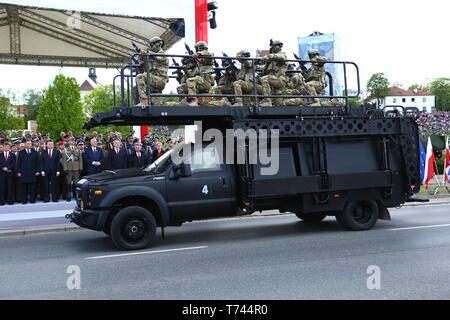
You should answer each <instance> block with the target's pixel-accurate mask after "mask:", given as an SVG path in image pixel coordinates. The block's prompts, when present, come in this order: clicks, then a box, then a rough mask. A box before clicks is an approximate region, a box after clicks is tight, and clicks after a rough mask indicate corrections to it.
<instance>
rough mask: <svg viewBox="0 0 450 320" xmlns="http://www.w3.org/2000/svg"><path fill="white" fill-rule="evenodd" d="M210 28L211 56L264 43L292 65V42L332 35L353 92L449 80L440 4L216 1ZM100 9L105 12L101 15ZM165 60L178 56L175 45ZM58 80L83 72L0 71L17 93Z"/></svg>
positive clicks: (176, 13)
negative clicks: (373, 84)
mask: <svg viewBox="0 0 450 320" xmlns="http://www.w3.org/2000/svg"><path fill="white" fill-rule="evenodd" d="M180 1H193V0H145V1H143V0H127V1H123V0H77V1H68V0H57V1H56V0H53V1H51V0H50V1H47V0H40V1H20V0H16V1H5V0H2V2H9V3H16V4H23V5H35V6H40V7H49V8H64V9H74V10H84V11H95V12H105V13H120V14H130V15H140V16H149V17H152V16H165V17H180V16H181V15H183V10H181V6H180V5H177V3H179V2H180ZM217 2H218V4H219V9H218V10H217V24H218V27H217V29H215V30H210V34H209V46H210V50H211V51H212V52H214V53H215V54H216V55H219V54H220V53H221V52H222V51H224V52H226V53H227V54H228V55H235V54H236V52H237V51H239V50H241V49H247V50H249V51H250V52H251V53H252V55H254V53H255V51H256V49H267V47H268V43H269V39H271V38H273V39H280V40H281V41H283V42H284V51H285V52H286V53H287V54H288V56H289V57H291V58H292V53H293V52H297V51H298V50H297V41H298V40H297V38H298V37H303V36H307V35H309V34H310V33H311V32H313V31H320V32H322V33H334V34H336V35H337V36H338V37H339V38H340V39H341V54H342V56H341V60H346V61H354V62H356V63H357V64H358V65H359V68H360V72H361V84H362V86H363V88H365V84H366V82H367V80H368V78H369V77H370V75H371V74H373V73H376V72H384V73H385V74H386V75H387V77H388V79H389V80H390V82H391V84H393V83H401V84H402V85H403V86H404V87H405V88H406V87H407V86H409V85H411V84H413V83H419V84H424V83H427V82H429V81H430V80H432V79H434V78H438V77H444V76H445V77H450V62H449V61H448V59H449V57H450V40H449V39H450V36H449V34H450V22H449V17H448V15H449V12H450V10H449V9H450V1H448V0H427V1H424V0H421V1H418V0H390V1H389V0H377V1H361V0H360V1H356V0H341V1H339V0H321V1H315V2H314V1H289V0H277V1H260V0H217ZM106 8H107V9H106ZM169 52H171V53H184V46H183V42H180V43H178V44H177V45H175V46H174V47H173V48H172V50H170V51H169ZM60 71H61V72H63V73H64V74H66V75H70V76H74V77H75V78H76V79H77V80H78V81H79V82H80V83H81V82H82V81H83V80H84V79H85V78H86V77H87V73H88V71H87V69H81V68H62V69H61V68H57V67H28V66H5V65H0V75H1V77H0V88H3V89H8V88H11V89H12V90H15V91H21V92H23V91H24V90H25V89H27V88H35V89H42V88H45V87H46V86H47V85H48V84H49V82H50V81H51V79H52V78H53V77H54V75H55V74H57V73H58V72H60ZM115 73H116V71H115V70H104V69H97V74H98V77H99V78H98V80H99V82H100V83H102V84H108V83H111V82H112V77H113V75H114V74H115Z"/></svg>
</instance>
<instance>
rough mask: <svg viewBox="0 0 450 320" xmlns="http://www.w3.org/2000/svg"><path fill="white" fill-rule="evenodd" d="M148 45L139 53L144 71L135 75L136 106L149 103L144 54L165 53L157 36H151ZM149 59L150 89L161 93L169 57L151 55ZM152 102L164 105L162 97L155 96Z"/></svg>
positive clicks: (165, 80) (166, 78)
mask: <svg viewBox="0 0 450 320" xmlns="http://www.w3.org/2000/svg"><path fill="white" fill-rule="evenodd" d="M148 43H149V47H147V48H146V49H145V50H142V51H141V53H140V59H141V63H142V64H143V65H144V72H143V73H140V74H138V75H137V76H136V82H137V85H138V92H139V104H138V106H147V105H150V103H149V101H148V97H147V85H148V81H147V80H148V79H147V63H146V55H147V54H149V53H160V54H163V53H165V52H164V51H163V49H162V48H163V46H164V41H163V40H162V39H161V38H159V37H153V38H151V39H150V40H149V42H148ZM149 59H150V66H149V68H150V91H151V92H153V93H162V91H163V90H164V87H165V86H166V83H167V82H168V81H169V78H168V77H167V71H168V70H169V59H168V58H167V57H163V56H152V57H150V58H149ZM152 104H157V105H164V99H163V98H162V97H159V98H156V99H155V100H154V101H153V103H152Z"/></svg>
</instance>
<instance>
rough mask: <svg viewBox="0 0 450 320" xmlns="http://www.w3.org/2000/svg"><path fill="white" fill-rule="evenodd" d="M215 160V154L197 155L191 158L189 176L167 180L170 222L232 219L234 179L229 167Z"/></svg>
mask: <svg viewBox="0 0 450 320" xmlns="http://www.w3.org/2000/svg"><path fill="white" fill-rule="evenodd" d="M202 154H203V158H202ZM216 156H217V153H216V152H211V151H206V152H203V151H202V152H196V153H194V154H193V155H192V157H191V171H192V175H191V176H189V177H179V178H177V179H167V180H166V181H167V197H168V205H169V210H170V214H171V219H172V220H191V219H203V218H211V217H220V216H230V215H234V213H235V212H236V205H235V201H236V199H235V185H234V176H233V175H232V171H231V168H230V166H229V165H226V164H220V163H219V162H218V161H217V159H216V158H215V157H216Z"/></svg>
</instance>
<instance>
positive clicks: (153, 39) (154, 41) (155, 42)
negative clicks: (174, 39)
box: [148, 37, 164, 47]
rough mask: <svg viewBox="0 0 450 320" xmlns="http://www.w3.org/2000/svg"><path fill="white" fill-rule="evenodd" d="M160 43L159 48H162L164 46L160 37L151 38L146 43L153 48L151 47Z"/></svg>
mask: <svg viewBox="0 0 450 320" xmlns="http://www.w3.org/2000/svg"><path fill="white" fill-rule="evenodd" d="M158 42H160V46H161V47H163V46H164V40H163V39H161V38H160V37H151V38H150V40H148V43H149V44H150V45H151V46H153V45H157V43H158Z"/></svg>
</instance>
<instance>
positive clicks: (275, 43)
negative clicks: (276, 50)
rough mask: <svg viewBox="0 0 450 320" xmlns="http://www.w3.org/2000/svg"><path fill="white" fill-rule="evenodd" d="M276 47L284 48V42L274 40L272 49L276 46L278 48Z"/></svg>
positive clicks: (271, 44)
mask: <svg viewBox="0 0 450 320" xmlns="http://www.w3.org/2000/svg"><path fill="white" fill-rule="evenodd" d="M276 45H279V46H283V42H281V41H280V40H272V41H271V42H270V46H271V47H274V46H276Z"/></svg>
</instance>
